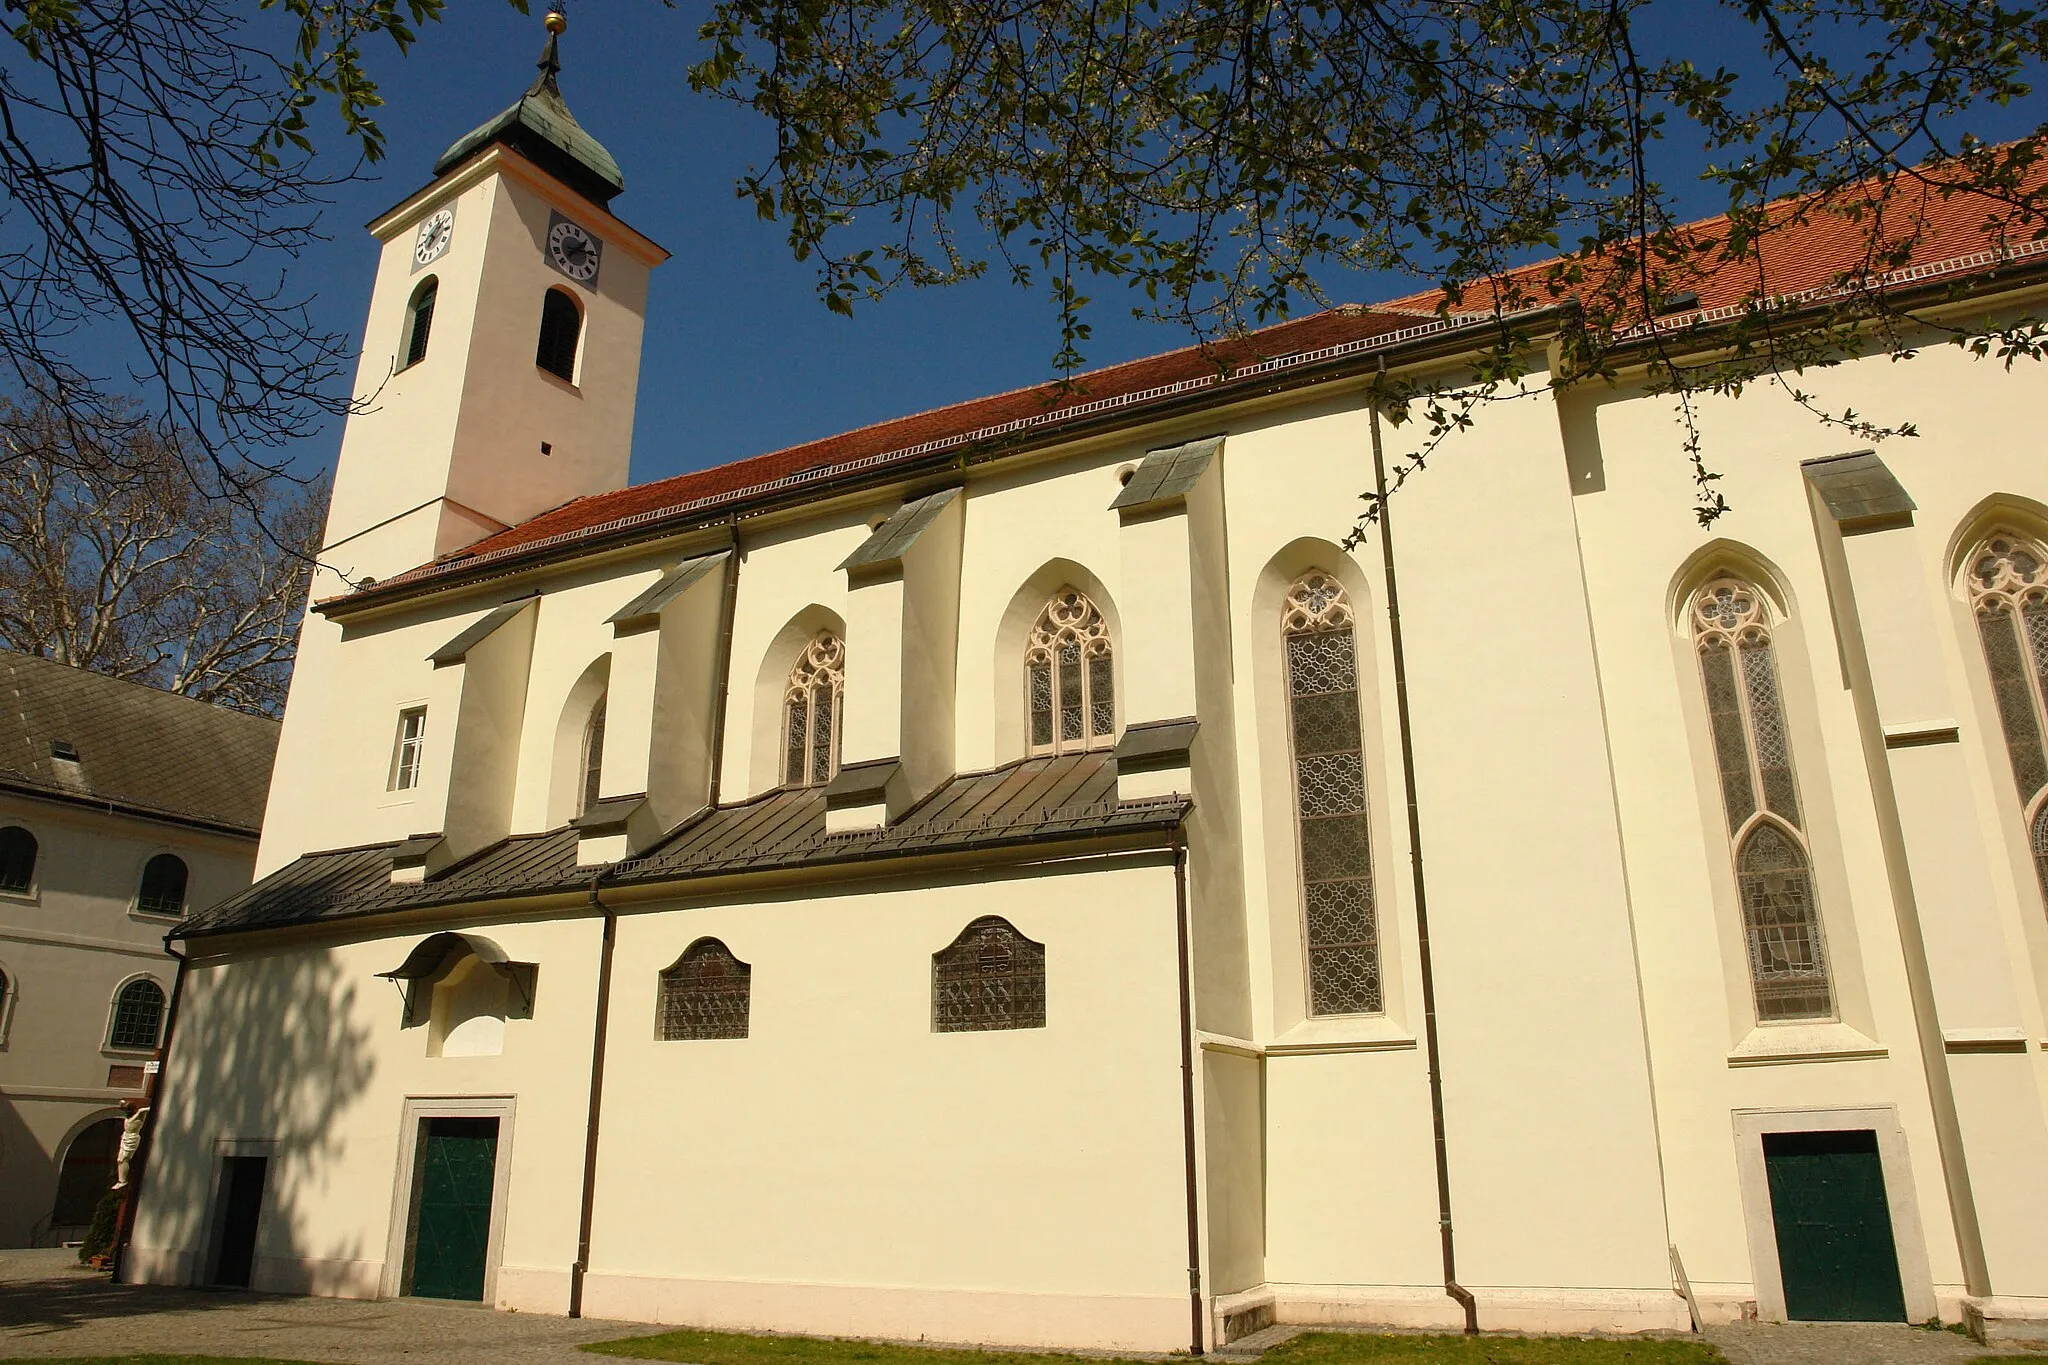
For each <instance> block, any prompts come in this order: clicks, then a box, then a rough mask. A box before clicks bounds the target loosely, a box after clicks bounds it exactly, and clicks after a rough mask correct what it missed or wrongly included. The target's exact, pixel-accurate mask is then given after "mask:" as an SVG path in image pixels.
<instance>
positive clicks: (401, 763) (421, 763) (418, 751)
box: [385, 704, 427, 792]
mask: <svg viewBox="0 0 2048 1365" xmlns="http://www.w3.org/2000/svg"><path fill="white" fill-rule="evenodd" d="M414 717H418V719H419V730H418V733H416V734H413V735H407V734H406V722H407V721H409V720H411V719H413V718H414ZM408 746H410V753H409V754H408V752H407V749H408ZM426 756H427V708H426V706H425V705H424V704H420V705H411V706H401V707H399V708H398V730H397V733H396V734H395V735H394V736H393V738H392V742H391V771H390V776H389V777H388V778H387V779H386V783H385V790H386V791H393V792H410V791H418V790H419V786H420V778H421V776H422V775H423V774H424V773H425V771H426V766H427V757H426ZM408 757H409V758H410V759H411V766H410V767H408V766H407V763H406V760H407V759H408ZM408 778H409V779H410V780H409V781H408V780H404V779H408Z"/></svg>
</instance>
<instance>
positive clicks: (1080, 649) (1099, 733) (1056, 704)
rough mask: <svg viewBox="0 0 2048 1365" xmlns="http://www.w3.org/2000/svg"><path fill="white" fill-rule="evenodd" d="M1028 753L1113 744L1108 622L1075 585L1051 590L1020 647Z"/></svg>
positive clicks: (1112, 663)
mask: <svg viewBox="0 0 2048 1365" xmlns="http://www.w3.org/2000/svg"><path fill="white" fill-rule="evenodd" d="M1024 691H1025V700H1026V702H1027V709H1028V711H1029V723H1030V727H1031V729H1030V737H1031V742H1030V751H1031V752H1032V753H1033V754H1065V753H1077V752H1079V751H1081V750H1084V749H1106V748H1108V747H1109V746H1110V745H1112V744H1114V743H1115V742H1116V666H1115V661H1114V659H1113V658H1112V657H1111V652H1110V643H1109V623H1108V622H1106V621H1104V620H1103V619H1102V613H1101V612H1100V611H1099V610H1097V608H1096V606H1095V604H1094V603H1093V602H1091V601H1089V600H1088V597H1087V595H1086V594H1085V593H1082V592H1081V591H1080V590H1078V589H1076V588H1070V587H1069V588H1061V589H1060V590H1059V591H1058V592H1056V593H1054V594H1053V598H1052V600H1051V601H1050V602H1048V603H1046V604H1045V610H1044V611H1042V612H1040V613H1039V614H1038V621H1037V623H1036V624H1034V625H1033V626H1032V627H1031V635H1030V637H1029V638H1028V639H1027V641H1026V642H1025V646H1024Z"/></svg>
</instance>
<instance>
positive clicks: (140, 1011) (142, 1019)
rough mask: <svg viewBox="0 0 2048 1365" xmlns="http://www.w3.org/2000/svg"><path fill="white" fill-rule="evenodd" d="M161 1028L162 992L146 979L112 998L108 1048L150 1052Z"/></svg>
mask: <svg viewBox="0 0 2048 1365" xmlns="http://www.w3.org/2000/svg"><path fill="white" fill-rule="evenodd" d="M163 1026H164V988H163V987H162V986H159V985H157V984H156V982H154V981H151V980H150V979H149V978H148V977H146V976H145V977H138V978H136V979H135V980H133V981H131V982H129V983H128V984H127V985H125V986H123V987H122V988H121V993H120V994H119V995H117V996H115V997H114V1023H113V1027H112V1028H110V1029H108V1031H107V1046H108V1047H125V1048H144V1049H146V1048H153V1047H155V1046H156V1044H157V1039H158V1037H159V1036H161V1035H162V1033H163Z"/></svg>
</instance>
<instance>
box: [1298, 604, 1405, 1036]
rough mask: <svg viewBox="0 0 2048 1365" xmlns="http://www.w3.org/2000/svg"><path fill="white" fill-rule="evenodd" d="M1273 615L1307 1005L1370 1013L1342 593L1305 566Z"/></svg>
mask: <svg viewBox="0 0 2048 1365" xmlns="http://www.w3.org/2000/svg"><path fill="white" fill-rule="evenodd" d="M1280 625H1281V632H1282V636H1283V639H1284V641H1285V645H1286V650H1287V721H1288V740H1289V748H1290V751H1291V756H1292V759H1293V765H1294V774H1293V776H1294V812H1295V828H1296V833H1297V837H1298V840H1299V844H1298V849H1297V851H1298V852H1299V854H1300V858H1301V890H1302V937H1303V939H1304V941H1305V944H1306V952H1307V961H1308V997H1309V1013H1310V1014H1377V1013H1379V1012H1380V1011H1381V1010H1383V1009H1384V1008H1386V1005H1385V998H1384V996H1383V994H1382V992H1381V989H1380V955H1379V915H1378V910H1377V907H1376V906H1375V905H1374V903H1373V883H1372V836H1371V831H1370V829H1369V828H1368V825H1367V816H1366V802H1365V754H1364V745H1363V737H1362V731H1361V728H1360V712H1359V707H1358V647H1357V641H1356V640H1355V639H1354V638H1353V635H1352V619H1351V603H1350V600H1349V599H1348V598H1347V597H1346V596H1345V594H1344V589H1343V587H1342V585H1340V584H1339V583H1338V582H1337V580H1336V579H1334V578H1332V577H1330V576H1329V575H1328V574H1326V573H1311V574H1308V575H1307V576H1305V577H1304V578H1302V580H1301V581H1300V582H1298V583H1296V584H1295V585H1294V587H1293V588H1292V589H1291V590H1290V591H1289V592H1288V594H1287V602H1286V606H1285V607H1284V609H1283V610H1282V613H1281V618H1280Z"/></svg>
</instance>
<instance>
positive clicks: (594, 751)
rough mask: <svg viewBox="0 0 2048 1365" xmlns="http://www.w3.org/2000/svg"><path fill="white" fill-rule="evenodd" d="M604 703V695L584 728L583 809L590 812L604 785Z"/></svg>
mask: <svg viewBox="0 0 2048 1365" xmlns="http://www.w3.org/2000/svg"><path fill="white" fill-rule="evenodd" d="M604 703H605V698H604V696H603V695H602V694H600V695H599V696H598V699H597V705H595V706H593V707H591V708H590V719H589V720H588V721H587V722H585V723H584V726H583V790H582V798H583V809H584V810H589V809H590V808H591V807H592V806H594V805H596V804H597V798H598V790H599V788H600V787H602V786H603V785H604Z"/></svg>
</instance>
